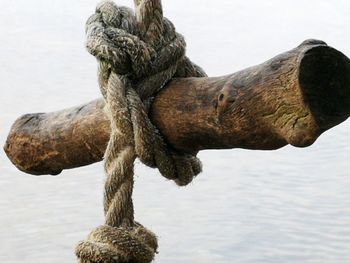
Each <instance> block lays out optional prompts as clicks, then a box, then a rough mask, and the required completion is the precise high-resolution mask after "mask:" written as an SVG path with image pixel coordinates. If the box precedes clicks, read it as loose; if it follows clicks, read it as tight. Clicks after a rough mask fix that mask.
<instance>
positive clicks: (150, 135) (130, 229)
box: [75, 0, 206, 263]
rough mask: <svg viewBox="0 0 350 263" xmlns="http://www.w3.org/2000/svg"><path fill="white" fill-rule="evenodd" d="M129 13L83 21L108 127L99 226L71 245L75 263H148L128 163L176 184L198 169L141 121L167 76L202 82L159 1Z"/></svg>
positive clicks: (110, 12)
mask: <svg viewBox="0 0 350 263" xmlns="http://www.w3.org/2000/svg"><path fill="white" fill-rule="evenodd" d="M134 3H135V10H136V14H134V13H133V11H132V10H131V9H129V8H126V7H119V6H117V5H116V4H115V3H114V2H111V1H103V2H101V3H100V4H98V6H97V8H96V12H95V14H93V15H92V16H91V17H90V18H89V19H88V21H87V24H86V34H87V45H86V46H87V49H88V51H89V52H90V53H91V54H92V55H94V56H95V57H96V58H97V60H98V63H99V85H100V89H101V93H102V95H103V97H104V99H105V102H106V111H107V113H108V115H109V119H110V123H111V135H110V140H109V143H108V146H107V149H106V152H105V156H104V158H105V163H104V170H105V174H106V181H105V191H104V213H105V225H103V226H100V227H98V228H96V229H95V230H93V231H92V232H91V233H90V235H89V236H88V237H87V239H86V240H84V241H81V242H80V243H79V244H78V246H77V247H76V251H75V253H76V255H77V257H78V258H79V260H80V262H81V263H87V262H90V263H91V262H96V263H99V262H116V263H119V262H140V263H148V262H151V261H152V260H153V258H154V253H155V252H156V250H157V247H158V246H157V238H156V236H155V235H154V234H153V233H152V232H151V231H149V230H147V229H146V228H144V227H143V226H142V225H140V224H138V223H136V222H135V221H134V209H133V202H132V192H133V183H134V181H133V175H134V161H135V159H136V158H139V159H140V160H141V161H142V162H143V163H144V164H146V165H148V166H150V167H154V168H158V170H159V171H160V173H161V174H162V175H163V176H164V177H166V178H168V179H171V180H174V181H175V182H176V183H177V184H178V185H180V186H182V185H187V184H189V183H190V182H191V181H192V180H193V178H194V177H195V176H196V175H197V174H198V173H200V172H201V163H200V161H199V160H198V159H197V157H196V156H195V155H191V154H188V153H181V152H178V151H175V150H174V149H172V148H171V147H170V146H169V145H167V143H166V142H165V141H164V139H163V137H162V136H161V134H160V133H159V131H158V130H157V128H156V127H155V126H154V125H153V124H152V123H151V121H150V119H149V118H148V111H149V106H150V105H151V103H152V99H153V97H154V96H155V94H156V93H157V92H159V91H160V90H161V89H162V88H163V87H164V86H165V85H166V84H167V83H168V82H169V81H170V80H171V79H172V78H173V77H204V76H206V75H205V73H204V72H203V70H202V69H201V68H200V67H198V66H197V65H195V64H193V63H192V62H191V61H190V60H189V59H188V58H187V57H185V48H186V44H185V40H184V38H183V37H182V36H181V35H180V34H178V33H177V32H176V31H175V27H174V26H173V24H172V23H171V22H170V21H169V20H168V19H166V18H164V17H163V11H162V6H161V1H160V0H141V1H139V0H135V1H134Z"/></svg>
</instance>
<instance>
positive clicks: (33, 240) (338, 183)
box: [0, 0, 350, 263]
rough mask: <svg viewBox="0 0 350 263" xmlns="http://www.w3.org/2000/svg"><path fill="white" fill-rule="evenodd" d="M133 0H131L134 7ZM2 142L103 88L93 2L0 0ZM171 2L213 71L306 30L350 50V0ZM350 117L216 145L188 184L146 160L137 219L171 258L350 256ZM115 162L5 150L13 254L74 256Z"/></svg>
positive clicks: (247, 62)
mask: <svg viewBox="0 0 350 263" xmlns="http://www.w3.org/2000/svg"><path fill="white" fill-rule="evenodd" d="M131 2H132V1H126V0H125V1H120V3H122V4H126V5H130V3H131ZM0 3H1V8H0V40H1V41H0V79H1V87H0V89H1V93H0V94H1V96H0V142H1V144H3V143H4V141H5V138H6V134H7V133H8V131H9V128H10V125H11V123H12V122H13V121H14V120H15V118H16V117H18V116H19V115H21V114H23V113H27V112H38V111H54V110H58V109H61V108H65V107H70V106H74V105H76V104H80V103H84V102H86V101H89V100H92V99H94V98H96V97H98V96H99V92H98V87H97V80H96V62H95V59H94V58H93V57H91V56H90V55H89V54H88V53H87V52H86V51H85V50H84V23H85V20H86V18H87V17H88V16H89V15H90V14H91V13H92V12H93V10H94V6H95V5H96V3H97V1H93V0H84V1H83V0H75V1H69V0H45V1H44V0H30V1H28V0H17V1H5V0H0ZM163 4H164V6H165V13H166V15H167V16H168V17H170V18H171V19H173V20H174V22H175V24H176V25H177V28H178V30H179V31H180V32H182V33H183V34H184V35H185V36H186V38H187V42H188V54H189V56H190V57H191V58H192V59H193V60H194V61H196V62H197V63H199V64H200V65H202V66H203V67H204V68H205V69H206V70H207V72H208V73H209V75H211V76H215V75H223V74H227V73H231V72H234V71H237V70H239V69H242V68H245V67H247V66H251V65H254V64H257V63H260V62H263V61H264V60H266V59H268V58H270V57H272V56H274V55H276V54H278V53H280V52H283V51H285V50H288V49H290V48H293V47H295V46H296V45H298V44H299V43H300V42H302V41H303V40H304V39H307V38H319V39H323V40H325V41H327V42H328V43H329V44H330V45H332V46H334V47H336V48H337V49H339V50H341V51H342V52H344V53H345V54H347V55H348V56H349V55H350V37H349V30H348V29H349V27H348V25H349V24H350V4H349V2H348V1H346V0H343V1H342V0H339V1H336V0H334V1H325V0H318V1H316V0H311V1H296V0H294V1H291V0H286V1H277V0H271V1H258V0H248V1H245V0H244V1H243V0H241V1H232V0H218V1H200V0H191V1H185V0H177V1H170V0H167V1H166V0H164V1H163ZM349 129H350V122H349V121H347V122H345V123H343V124H342V125H339V126H338V127H336V128H334V129H332V130H331V131H328V132H327V133H326V134H324V135H323V136H321V138H320V139H319V140H318V141H317V142H316V143H315V145H313V146H312V147H310V148H307V149H296V148H292V147H285V148H283V149H281V150H278V151H273V152H263V151H245V150H239V149H236V150H230V151H205V152H201V153H200V157H201V159H202V161H203V163H204V172H203V173H202V174H201V175H200V176H199V177H198V178H197V179H196V180H195V181H194V182H193V183H192V184H191V185H190V186H188V187H186V188H178V187H176V186H175V185H174V184H173V183H171V182H168V181H166V180H165V179H163V178H162V177H160V176H159V174H158V173H157V172H156V171H154V170H151V169H148V168H146V167H144V166H143V165H141V164H138V165H137V167H136V170H137V171H136V173H137V178H136V189H135V194H134V199H135V206H136V218H137V219H138V220H140V221H141V222H142V223H144V224H145V225H146V226H148V227H150V228H151V229H152V230H153V231H155V232H156V233H157V234H158V236H159V241H160V249H159V250H160V254H159V255H157V258H156V262H159V263H177V262H181V263H192V262H203V263H209V262H215V263H216V262H221V263H231V262H276V263H277V262H350V191H349V189H350V174H349V169H350V163H349V157H350V144H349V141H350V134H349ZM102 184H103V173H102V165H101V164H95V165H92V166H89V167H84V168H80V169H75V170H69V171H65V172H63V173H62V174H61V175H60V176H57V177H50V176H43V177H34V176H30V175H26V174H24V173H21V172H19V171H18V170H16V168H14V167H13V166H12V165H11V163H10V162H9V160H8V159H7V158H6V156H5V154H4V153H3V152H1V153H0V262H11V263H17V262H18V263H19V262H21V263H22V262H26V263H34V262H35V263H38V262H40V263H41V262H44V263H46V262H48V263H56V262H57V263H58V262H60V263H62V262H75V258H74V255H73V248H74V245H75V243H76V242H77V241H79V240H81V239H82V238H84V237H85V236H86V234H87V233H88V232H89V230H91V229H92V228H93V227H95V226H97V225H99V224H101V223H102V222H103V216H102V205H101V204H102V190H103V189H102Z"/></svg>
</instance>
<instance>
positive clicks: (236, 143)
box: [4, 40, 350, 175]
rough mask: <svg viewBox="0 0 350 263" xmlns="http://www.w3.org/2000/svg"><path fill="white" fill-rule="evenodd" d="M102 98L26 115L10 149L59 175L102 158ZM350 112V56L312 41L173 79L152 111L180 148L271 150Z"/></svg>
mask: <svg viewBox="0 0 350 263" xmlns="http://www.w3.org/2000/svg"><path fill="white" fill-rule="evenodd" d="M103 107H104V102H103V100H101V99H99V100H95V101H92V102H90V103H87V104H85V105H82V106H80V107H76V108H71V109H66V110H62V111H59V112H53V113H35V114H26V115H24V116H22V117H20V118H19V119H18V120H17V121H16V122H15V123H14V125H13V126H12V129H11V131H10V133H9V135H8V139H7V142H6V144H5V147H4V149H5V152H6V153H7V155H8V157H9V158H10V159H11V161H12V162H13V163H14V164H15V165H16V166H17V167H18V168H19V169H20V170H22V171H24V172H26V173H31V174H35V175H42V174H53V175H55V174H59V173H60V172H61V171H62V170H63V169H69V168H74V167H79V166H84V165H88V164H91V163H94V162H98V161H101V159H102V157H103V153H104V151H105V147H106V144H107V142H108V138H109V132H110V130H109V121H108V119H107V117H106V116H105V114H104V111H103ZM349 114H350V60H349V59H348V58H347V57H346V56H345V55H343V54H342V53H341V52H339V51H337V50H335V49H333V48H331V47H329V46H327V45H326V44H325V43H324V42H322V41H317V40H308V41H305V42H303V43H302V44H301V45H300V46H298V47H297V48H295V49H293V50H291V51H288V52H285V53H283V54H281V55H279V56H276V57H274V58H272V59H271V60H269V61H267V62H265V63H263V64H260V65H258V66H254V67H251V68H248V69H245V70H242V71H240V72H237V73H235V74H232V75H228V76H223V77H216V78H186V79H174V80H173V81H171V82H170V83H169V84H168V85H167V87H166V88H164V89H163V90H162V91H161V92H160V93H159V94H158V95H157V97H156V98H155V101H154V103H153V105H152V111H151V114H150V116H151V118H152V121H153V122H154V124H156V126H157V127H158V128H159V130H160V131H161V133H162V134H163V135H164V136H165V138H166V140H167V141H168V143H169V144H170V145H172V147H174V148H175V149H181V150H183V151H187V152H197V151H200V150H203V149H228V148H245V149H261V150H272V149H277V148H280V147H283V146H285V145H287V144H291V145H294V146H298V147H306V146H309V145H311V144H312V143H313V142H315V140H316V139H317V138H318V137H319V136H320V135H321V134H322V133H323V132H324V131H326V130H327V129H330V128H332V127H334V126H336V125H338V124H340V123H341V122H343V121H345V120H346V119H347V118H348V117H349Z"/></svg>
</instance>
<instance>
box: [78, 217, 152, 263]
mask: <svg viewBox="0 0 350 263" xmlns="http://www.w3.org/2000/svg"><path fill="white" fill-rule="evenodd" d="M157 247H158V244H157V238H156V236H155V235H154V234H153V233H152V232H151V231H149V230H148V229H146V228H144V227H143V226H142V225H140V224H137V225H135V226H134V227H133V228H123V227H111V226H108V225H102V226H100V227H97V228H96V229H94V230H93V231H92V232H91V233H90V234H89V235H88V237H87V239H86V240H84V241H81V242H80V243H79V244H78V245H77V247H76V249H75V254H76V256H77V257H78V258H79V259H80V263H88V262H96V263H100V262H101V263H105V262H108V263H122V262H123V263H125V262H139V263H149V262H151V261H152V260H153V258H154V255H155V253H156V250H157Z"/></svg>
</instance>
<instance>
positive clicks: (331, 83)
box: [298, 45, 350, 135]
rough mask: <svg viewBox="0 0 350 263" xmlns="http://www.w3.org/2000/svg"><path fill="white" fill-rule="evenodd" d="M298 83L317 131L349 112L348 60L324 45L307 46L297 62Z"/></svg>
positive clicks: (335, 122)
mask: <svg viewBox="0 0 350 263" xmlns="http://www.w3.org/2000/svg"><path fill="white" fill-rule="evenodd" d="M298 80H299V85H300V87H301V91H302V96H303V100H304V103H305V105H306V106H307V107H308V109H309V111H310V113H311V114H312V116H313V118H314V120H315V123H316V126H317V129H318V134H319V135H320V134H322V133H323V132H324V131H326V130H328V129H330V128H332V127H334V126H336V125H338V124H340V123H342V122H343V121H345V120H346V119H347V118H348V117H349V115H350V60H349V58H348V57H346V56H345V55H344V54H343V53H341V52H340V51H338V50H336V49H334V48H332V47H329V46H327V45H319V46H315V47H312V48H310V49H309V50H308V51H306V53H305V55H304V56H303V58H302V59H301V61H300V67H299V76H298Z"/></svg>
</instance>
